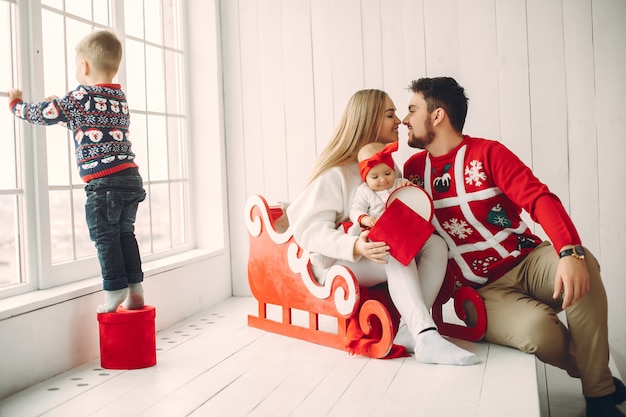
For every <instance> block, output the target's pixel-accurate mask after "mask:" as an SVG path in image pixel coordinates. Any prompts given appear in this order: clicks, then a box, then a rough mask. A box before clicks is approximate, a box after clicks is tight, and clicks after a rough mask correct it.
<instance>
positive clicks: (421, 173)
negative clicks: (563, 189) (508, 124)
mask: <svg viewBox="0 0 626 417" xmlns="http://www.w3.org/2000/svg"><path fill="white" fill-rule="evenodd" d="M404 176H405V177H406V178H408V179H409V180H411V181H412V182H413V183H415V184H417V185H419V186H421V187H423V188H424V189H425V190H426V192H427V193H428V194H429V195H430V196H431V197H432V199H433V203H434V207H435V213H434V217H433V225H434V226H435V228H436V230H437V232H438V233H439V234H440V235H441V236H442V237H443V238H444V239H445V241H446V243H447V244H448V248H449V252H448V257H449V258H450V263H449V264H450V266H451V268H450V269H451V270H450V271H449V272H451V273H453V274H454V275H456V276H455V279H456V280H458V281H460V282H461V283H462V284H464V285H470V286H473V287H480V286H482V285H484V284H486V283H488V282H492V281H495V280H497V279H498V278H500V277H501V276H502V275H503V274H504V273H506V272H507V271H509V270H510V269H511V268H513V267H514V266H515V265H517V264H518V263H519V262H520V261H521V260H522V259H523V258H524V257H525V256H526V255H527V254H528V253H530V252H531V251H532V250H533V249H534V248H535V247H536V246H537V245H538V244H539V243H541V239H540V238H539V237H537V236H536V235H534V234H533V233H532V232H531V230H530V229H529V228H528V226H527V225H526V224H525V223H524V222H523V221H522V219H521V218H520V214H521V211H522V209H523V210H525V211H527V212H528V213H529V214H530V217H531V219H532V220H533V221H535V222H537V223H539V224H540V225H541V226H542V227H543V229H544V231H545V232H546V234H547V235H548V237H549V238H550V240H551V241H552V243H553V245H554V247H555V249H556V250H560V249H561V248H562V247H563V246H564V245H568V244H580V238H579V236H578V232H577V231H576V228H575V227H574V224H573V223H572V220H571V219H570V217H569V215H568V214H567V212H566V211H565V208H564V207H563V204H561V201H560V200H559V199H558V197H557V196H556V195H554V194H553V193H552V192H550V190H549V189H548V187H547V186H546V185H545V184H543V183H542V182H540V181H539V180H538V179H537V178H536V177H535V176H534V174H533V173H532V171H531V170H530V168H528V167H527V166H526V165H525V164H524V163H522V161H520V160H519V158H518V157H517V156H515V154H513V153H512V152H511V151H510V150H509V149H507V148H506V147H505V146H504V145H502V144H501V143H499V142H497V141H492V140H486V139H478V138H472V137H469V136H464V138H463V141H462V142H461V144H460V145H459V146H458V147H457V148H455V149H454V150H452V151H451V152H450V153H448V154H447V155H443V156H440V157H433V156H431V155H429V154H428V152H420V153H418V154H415V155H413V156H412V157H411V158H410V159H409V160H408V161H407V162H406V164H405V165H404Z"/></svg>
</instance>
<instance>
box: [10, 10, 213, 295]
mask: <svg viewBox="0 0 626 417" xmlns="http://www.w3.org/2000/svg"><path fill="white" fill-rule="evenodd" d="M9 2H10V3H11V4H13V5H14V6H15V21H16V29H15V34H16V41H15V43H16V45H17V50H16V53H15V59H16V61H17V63H16V64H15V67H16V68H17V69H18V73H17V74H16V75H15V77H17V80H15V84H16V86H20V88H22V90H23V91H24V96H25V97H27V98H31V97H35V98H36V97H44V94H45V93H44V77H43V70H42V68H43V52H45V51H43V41H42V39H43V38H42V37H43V33H42V29H41V28H42V25H41V23H42V22H41V19H42V7H43V6H42V4H41V0H33V1H30V2H20V1H16V0H10V1H9ZM111 5H112V16H111V24H112V28H111V29H113V30H116V28H119V27H122V28H123V27H124V14H123V13H124V12H123V9H124V6H123V0H111ZM178 13H179V16H178V21H179V24H180V25H181V28H179V32H180V33H179V36H180V45H179V48H180V50H181V51H182V65H183V71H182V72H183V80H182V82H181V86H182V92H183V97H184V99H183V100H182V106H183V107H182V118H183V119H184V126H183V128H184V129H185V132H186V137H185V139H184V142H185V145H184V152H185V154H184V156H183V161H186V163H184V169H185V173H184V174H183V178H182V179H174V180H172V179H171V178H170V177H169V176H168V179H167V180H166V181H165V182H167V183H174V182H183V183H186V184H185V190H184V194H185V195H184V199H185V201H184V204H183V206H184V214H183V216H184V221H185V224H186V226H187V231H186V235H187V242H186V243H184V244H182V245H178V246H176V247H174V248H172V247H171V245H170V248H169V249H167V250H163V251H157V252H154V253H145V254H144V253H142V260H143V262H144V264H145V263H147V262H153V261H159V260H162V259H166V258H168V257H171V256H176V255H179V254H182V253H186V252H190V251H193V250H194V249H196V248H197V246H196V239H195V238H196V236H195V233H194V230H195V228H194V216H193V204H192V201H191V198H190V196H191V192H192V184H191V177H190V173H191V172H192V166H191V165H192V164H193V162H194V157H193V155H192V154H191V153H190V151H189V150H190V148H191V136H190V132H191V128H190V120H189V106H188V102H189V94H190V92H189V88H188V83H187V79H186V78H187V77H186V74H187V70H186V67H187V65H188V55H187V52H186V34H185V31H184V29H182V28H184V25H185V19H186V13H187V8H186V5H184V4H183V2H180V3H178ZM64 14H67V13H66V12H64ZM92 24H94V27H96V28H101V27H102V26H100V25H98V24H95V22H92ZM116 32H117V33H118V35H119V36H120V40H121V41H122V43H123V45H125V40H126V35H125V34H122V33H120V31H118V30H116ZM66 47H72V46H71V45H67V46H66ZM125 56H126V55H124V59H123V60H122V63H121V65H120V71H119V73H118V76H117V78H116V81H117V82H119V83H120V84H122V86H123V87H124V85H125V83H126V78H127V77H126V58H125ZM216 65H217V62H216ZM37 68H39V70H37ZM164 71H165V69H164ZM67 77H70V78H71V77H72V73H69V74H67ZM165 79H166V77H164V82H165ZM68 85H71V81H70V83H68ZM131 107H132V106H131ZM131 110H132V108H131ZM169 114H170V113H169V112H167V110H166V111H165V113H164V117H165V119H166V121H167V119H168V118H169V116H168V115H169ZM131 118H132V116H131ZM15 123H16V135H18V137H19V139H20V140H18V142H19V143H18V145H19V147H20V153H21V155H19V156H17V157H16V159H17V161H18V164H19V167H20V172H19V173H18V178H19V179H18V183H19V185H18V187H17V189H16V194H19V193H21V199H22V204H21V210H20V216H21V227H22V230H21V233H20V246H21V248H20V260H21V267H22V268H21V275H22V278H21V279H22V282H21V283H18V284H15V285H10V286H7V287H5V288H0V299H4V298H8V297H11V296H14V295H18V294H23V293H27V292H32V291H36V290H43V289H50V288H53V287H57V286H60V285H64V284H71V283H76V282H79V281H81V280H85V279H91V278H94V277H99V276H100V269H99V264H98V261H97V258H96V256H95V252H94V255H93V256H90V257H89V258H83V259H74V260H70V261H67V262H62V263H57V264H53V262H52V256H51V246H52V241H51V233H50V227H51V222H50V206H49V197H48V192H49V191H50V189H51V186H50V185H49V184H48V181H47V175H48V173H47V140H46V129H49V128H46V127H38V126H34V125H31V124H28V123H25V122H22V121H19V120H17V119H16V120H15ZM167 136H168V134H167V133H166V140H167ZM26 155H32V157H26ZM144 158H145V160H146V161H147V158H148V155H146V156H145V157H144ZM142 159H143V158H142ZM70 163H71V164H74V160H73V159H72V160H71V161H70ZM73 166H74V165H73ZM221 171H222V172H224V171H225V168H224V166H222V168H221ZM142 173H143V172H142ZM144 180H146V178H144ZM155 182H163V181H155ZM146 183H147V186H146V188H148V187H149V185H150V181H146ZM83 186H84V185H83V184H70V185H69V186H68V187H69V188H71V189H72V192H74V190H75V189H82V188H83ZM52 188H53V187H52ZM222 198H225V196H223V197H222ZM142 204H145V202H144V203H142ZM74 219H75V220H76V221H84V214H82V213H78V214H77V215H76V216H74ZM220 221H221V222H222V223H224V219H223V218H222V219H220ZM222 226H224V224H222ZM151 239H152V238H151ZM170 239H171V237H170ZM224 246H225V242H224V241H223V240H222V243H221V244H218V245H216V248H218V250H220V251H222V250H223V249H224ZM158 263H162V262H158Z"/></svg>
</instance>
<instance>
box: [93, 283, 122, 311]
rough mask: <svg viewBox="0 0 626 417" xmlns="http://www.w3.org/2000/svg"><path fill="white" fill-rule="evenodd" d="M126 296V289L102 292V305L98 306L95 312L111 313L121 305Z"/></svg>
mask: <svg viewBox="0 0 626 417" xmlns="http://www.w3.org/2000/svg"><path fill="white" fill-rule="evenodd" d="M127 295H128V288H122V289H121V290H114V291H107V290H104V304H100V305H99V306H98V309H97V310H96V311H97V312H98V313H112V312H114V311H115V310H117V308H118V307H119V306H120V304H122V302H123V301H124V300H125V299H126V296H127Z"/></svg>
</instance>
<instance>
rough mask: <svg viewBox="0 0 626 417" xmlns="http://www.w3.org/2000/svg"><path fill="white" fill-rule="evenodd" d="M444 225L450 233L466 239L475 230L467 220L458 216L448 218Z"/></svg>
mask: <svg viewBox="0 0 626 417" xmlns="http://www.w3.org/2000/svg"><path fill="white" fill-rule="evenodd" d="M443 227H444V229H446V230H447V231H448V233H449V234H451V235H452V236H455V237H457V238H459V239H465V238H466V237H468V236H469V235H470V234H472V232H473V230H472V228H471V227H469V225H468V224H467V222H466V221H465V220H459V219H457V218H453V219H450V220H448V221H447V222H445V223H444V224H443Z"/></svg>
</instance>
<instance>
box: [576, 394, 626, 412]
mask: <svg viewBox="0 0 626 417" xmlns="http://www.w3.org/2000/svg"><path fill="white" fill-rule="evenodd" d="M585 402H586V403H587V417H626V416H625V415H624V414H623V413H622V412H621V411H619V410H618V409H617V407H616V406H615V403H614V402H613V399H612V398H611V396H610V395H605V396H604V397H597V398H588V397H585Z"/></svg>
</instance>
